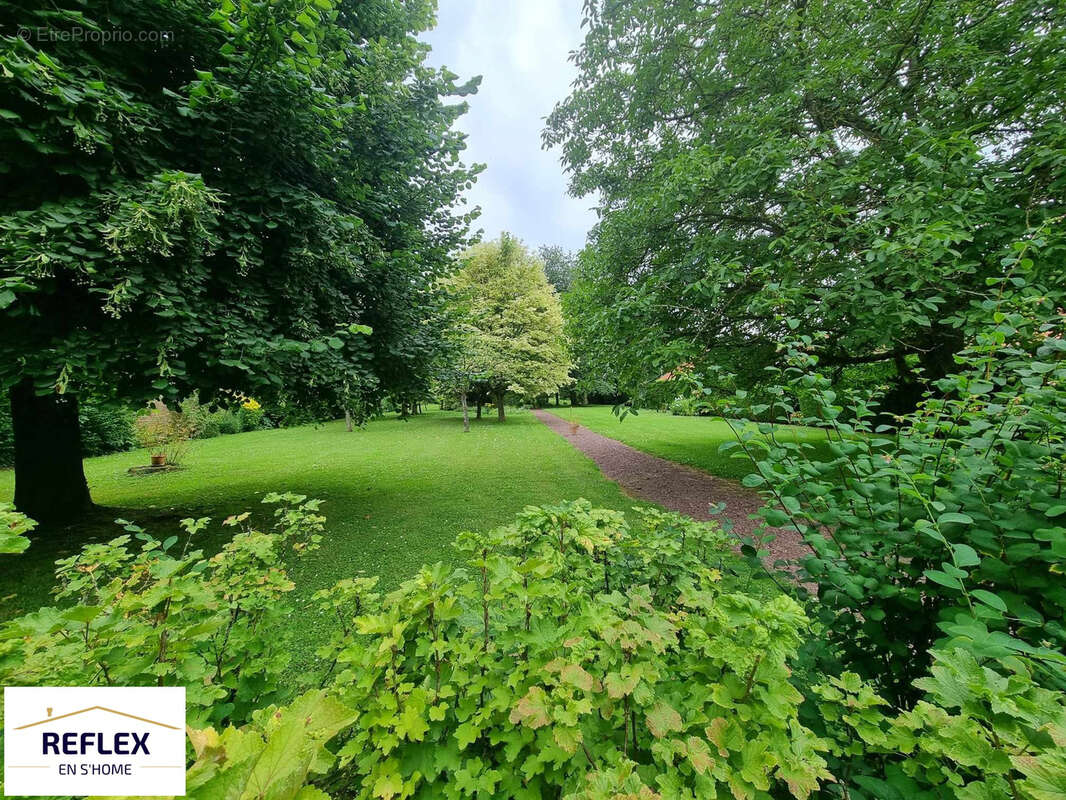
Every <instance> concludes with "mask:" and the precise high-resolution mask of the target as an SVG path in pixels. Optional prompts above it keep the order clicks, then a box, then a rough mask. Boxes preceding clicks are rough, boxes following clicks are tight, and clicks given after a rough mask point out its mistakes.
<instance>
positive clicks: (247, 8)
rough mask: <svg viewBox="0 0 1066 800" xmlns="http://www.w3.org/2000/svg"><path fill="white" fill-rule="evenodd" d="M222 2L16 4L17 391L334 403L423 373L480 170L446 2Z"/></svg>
mask: <svg viewBox="0 0 1066 800" xmlns="http://www.w3.org/2000/svg"><path fill="white" fill-rule="evenodd" d="M216 5H217V7H215V8H213V9H212V8H206V7H205V6H204V5H203V4H202V3H198V2H190V1H189V0H179V2H171V1H170V0H166V1H165V2H163V1H162V0H151V1H150V2H144V1H143V0H120V1H119V2H112V3H107V4H99V3H96V4H88V5H86V4H85V3H81V2H60V3H52V2H17V3H12V2H3V3H0V14H2V16H3V17H4V18H5V19H8V20H14V21H16V22H17V24H18V26H19V27H20V28H21V29H22V32H23V33H24V35H23V36H19V35H16V34H17V33H18V31H16V30H15V29H14V28H13V27H12V26H8V28H7V30H5V32H4V34H3V36H2V37H0V71H2V72H3V74H4V76H5V78H4V81H3V83H2V86H0V109H2V114H3V118H4V125H3V127H2V128H0V144H2V147H0V152H2V154H3V155H2V158H0V173H2V174H3V180H4V186H5V192H4V197H3V200H2V202H0V256H2V257H0V262H2V264H3V267H2V268H0V365H2V366H0V384H2V385H3V386H5V387H6V386H9V385H11V384H12V383H15V382H18V381H21V380H28V381H31V382H32V383H33V385H34V386H35V387H36V388H37V389H38V391H40V392H42V393H44V392H52V391H59V392H64V391H69V392H72V393H85V392H87V391H90V390H91V391H95V392H98V393H102V394H103V393H107V394H110V395H113V396H115V397H118V398H120V399H123V400H126V401H128V402H130V403H132V404H134V405H137V404H139V403H140V402H143V401H145V400H149V399H151V398H154V397H157V396H159V395H160V394H162V395H165V396H166V397H167V400H168V402H170V401H172V400H177V399H178V398H181V397H184V396H186V395H188V394H189V393H190V392H191V391H193V390H196V389H200V390H201V391H202V392H203V396H204V397H205V399H210V398H211V397H212V396H213V393H215V392H216V391H218V390H219V389H221V388H230V389H234V390H241V391H245V392H248V393H250V394H254V395H255V396H256V397H258V398H262V399H267V398H271V397H276V396H280V395H283V394H284V395H286V396H288V398H289V399H290V400H294V401H299V402H311V403H327V404H331V405H332V406H333V408H334V409H338V408H340V407H341V405H342V404H343V403H344V402H345V401H346V400H347V399H348V396H349V395H361V394H364V393H365V394H369V395H375V394H376V393H379V392H381V391H383V387H387V386H388V385H389V384H390V383H391V382H398V381H400V379H401V377H402V376H410V375H415V376H418V375H423V376H424V375H425V374H426V373H427V370H428V368H429V364H430V362H431V361H432V357H433V355H434V353H435V350H434V347H435V345H434V341H435V336H434V325H436V324H437V323H435V322H434V321H433V320H434V319H435V316H436V314H437V311H438V310H439V307H440V296H439V293H438V291H437V290H436V289H435V287H436V285H437V284H438V282H439V278H440V276H441V275H442V274H444V273H445V272H446V271H447V270H448V269H450V265H451V261H450V258H449V256H450V253H451V252H452V251H454V250H455V249H456V248H458V247H461V246H463V245H464V244H465V243H466V241H467V240H466V229H467V226H468V223H469V221H470V215H469V214H467V213H465V212H463V211H462V210H461V209H458V208H457V203H458V197H459V194H460V193H461V191H462V190H463V189H464V188H466V187H468V186H469V185H470V182H471V181H472V179H473V176H474V175H475V174H476V171H477V170H476V169H475V170H470V169H466V168H464V167H463V166H462V165H461V164H460V163H459V162H458V155H459V153H460V151H461V150H462V148H463V142H462V135H461V134H460V133H458V132H456V131H453V130H451V126H452V123H453V122H454V120H455V119H456V118H457V117H458V116H459V115H461V114H462V113H463V111H464V110H465V105H464V104H463V103H462V102H458V103H455V102H446V98H449V97H453V98H454V97H461V96H463V95H467V94H469V93H471V92H473V91H474V90H475V89H476V81H474V82H470V83H467V84H461V83H457V82H456V76H455V75H453V74H451V73H448V72H447V71H444V70H436V69H433V68H431V67H429V66H428V65H427V64H426V63H425V56H426V53H427V52H428V46H427V45H425V44H422V43H420V42H418V41H417V39H416V36H417V34H418V33H419V32H421V31H423V30H425V29H426V28H427V27H429V26H430V25H431V24H432V21H433V4H432V2H430V0H416V1H415V2H399V1H398V0H386V2H377V3H373V4H370V5H367V4H364V3H357V2H352V1H351V0H336V1H334V0H316V2H314V3H303V2H281V3H266V4H264V3H231V2H225V3H222V4H216ZM13 24H14V23H13ZM71 27H76V28H79V29H84V30H105V31H106V30H123V31H127V32H137V33H144V32H158V33H163V32H165V35H163V36H155V37H152V36H135V37H133V38H132V39H131V40H128V41H127V40H125V39H123V40H117V39H116V40H108V39H106V38H105V39H103V40H101V41H97V40H88V41H82V40H80V39H79V38H78V37H69V36H49V35H48V33H49V32H55V31H58V32H66V31H67V29H69V28H71ZM38 32H41V35H37V34H38ZM371 330H372V332H373V333H372V335H368V333H370V331H371Z"/></svg>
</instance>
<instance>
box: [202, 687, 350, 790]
mask: <svg viewBox="0 0 1066 800" xmlns="http://www.w3.org/2000/svg"><path fill="white" fill-rule="evenodd" d="M354 717H355V714H354V713H353V712H352V710H351V709H348V708H345V707H344V706H343V705H341V704H340V703H338V702H337V701H336V699H334V698H332V697H330V696H328V695H327V694H326V693H324V692H321V691H319V692H309V693H307V694H305V695H303V696H302V697H300V698H299V699H297V700H295V701H294V702H292V703H291V704H289V705H287V706H284V707H282V708H277V707H275V706H269V707H267V708H263V709H260V710H258V711H256V712H255V713H254V714H253V715H252V720H251V722H249V723H248V724H247V725H244V726H242V727H239V728H235V727H233V726H230V727H228V728H226V729H224V730H223V731H221V732H216V731H215V730H214V728H206V729H204V730H190V731H189V740H190V741H191V742H192V745H193V750H194V752H195V754H196V760H195V761H194V762H193V764H192V766H191V767H189V771H188V773H187V775H186V778H185V781H186V793H187V796H189V797H194V798H196V797H203V798H212V797H229V798H234V800H259V799H260V798H270V800H329V795H327V794H326V793H325V792H323V791H322V790H321V789H318V788H316V787H314V786H312V785H309V784H310V782H311V781H312V780H314V779H315V777H316V776H321V775H322V774H323V773H326V772H328V771H329V769H330V766H331V765H332V763H333V761H334V756H333V754H332V753H331V752H330V750H329V748H328V747H327V746H326V745H327V743H328V742H329V740H330V739H332V738H333V737H335V736H336V735H337V733H338V732H339V731H340V730H341V729H342V728H344V727H345V726H347V725H348V724H350V723H351V721H352V720H353V719H354Z"/></svg>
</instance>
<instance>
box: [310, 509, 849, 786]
mask: <svg viewBox="0 0 1066 800" xmlns="http://www.w3.org/2000/svg"><path fill="white" fill-rule="evenodd" d="M645 520H646V523H647V524H646V525H644V526H642V528H641V529H640V530H639V531H633V530H630V529H629V527H628V526H627V525H626V523H625V520H624V518H623V517H622V515H620V514H618V513H617V512H612V511H604V510H594V509H591V508H590V507H589V504H588V503H586V502H583V501H579V502H576V503H567V504H563V505H559V506H553V507H545V508H531V509H527V510H526V511H525V512H523V514H521V515H520V516H519V518H518V521H517V522H516V524H515V525H513V526H509V527H506V528H502V529H500V530H497V531H494V532H492V533H489V534H485V535H477V534H471V533H467V534H463V535H462V536H461V537H460V538H459V540H458V542H457V546H458V547H459V549H460V550H461V552H462V553H463V554H464V556H465V567H464V568H462V569H458V570H451V569H447V568H445V567H443V566H440V565H437V566H435V567H426V568H423V570H422V571H421V572H420V573H419V575H418V576H416V577H415V578H414V579H413V580H411V581H409V582H407V583H405V584H403V585H402V586H401V587H400V588H399V589H398V590H396V591H395V592H393V593H391V594H390V595H388V596H387V597H385V598H384V599H383V600H382V599H381V598H379V597H378V595H377V594H375V593H374V591H373V588H374V587H373V582H372V581H365V580H364V581H353V582H349V583H347V584H345V585H343V586H341V587H338V589H337V590H334V591H333V592H330V593H324V594H323V595H321V596H320V600H321V601H323V602H324V603H325V604H326V605H327V606H328V607H329V608H330V609H335V608H336V607H337V605H338V603H339V604H340V605H342V606H348V607H351V608H352V609H353V613H357V614H358V615H357V616H356V617H355V621H354V630H353V631H352V632H351V633H350V634H349V635H348V636H347V637H345V638H344V639H343V641H342V643H341V646H340V649H339V650H337V651H335V652H334V653H333V657H334V658H336V660H337V664H338V666H337V669H338V675H337V686H338V691H339V692H340V696H341V698H342V699H343V701H344V702H345V704H346V705H349V706H351V707H352V708H354V709H356V710H357V711H358V718H357V719H356V721H355V723H354V725H353V726H352V728H351V730H350V731H349V733H348V737H349V739H348V741H347V743H346V744H345V745H344V746H343V747H342V748H341V750H340V751H339V754H340V756H341V764H342V767H341V769H342V774H343V775H344V776H346V777H347V779H348V786H349V790H350V791H352V792H353V794H354V796H356V797H383V798H389V797H410V796H419V797H456V798H458V797H501V798H502V797H509V798H541V797H556V796H560V795H563V796H568V797H610V796H614V794H615V792H618V791H621V790H622V789H623V788H625V787H630V788H631V790H632V791H633V792H634V795H635V794H636V792H639V791H644V792H646V793H647V792H650V791H652V790H654V791H655V792H665V793H666V795H667V796H699V797H707V796H714V795H715V793H716V792H718V791H726V792H730V793H732V794H733V795H734V796H736V797H752V798H754V797H769V796H770V795H769V794H768V793H769V792H774V793H788V794H792V795H794V796H796V797H806V796H807V795H808V794H809V793H810V792H811V791H812V790H814V789H815V788H816V787H817V785H818V781H819V780H821V779H829V778H830V775H829V773H828V772H827V771H826V769H825V766H826V762H825V761H824V760H823V758H822V757H821V756H820V755H819V753H820V751H823V750H825V749H826V747H827V744H826V743H825V742H823V741H822V740H820V739H819V738H818V737H817V736H815V735H814V734H812V733H811V732H810V731H809V730H807V729H806V728H804V727H803V726H802V725H801V724H800V722H799V720H798V713H797V712H798V706H799V703H800V701H801V700H802V696H801V695H800V693H799V692H798V691H796V689H795V688H794V687H793V686H792V685H791V684H790V683H789V680H788V676H789V668H788V662H789V660H790V659H792V658H793V657H794V656H795V654H796V652H797V649H798V647H799V645H800V643H801V641H802V631H803V629H804V627H805V625H806V618H805V616H804V614H803V612H802V610H801V608H800V607H799V606H798V605H797V604H796V603H795V602H794V601H793V600H791V599H789V598H788V597H785V596H783V595H780V594H779V595H777V596H775V597H773V598H772V599H770V600H767V601H764V602H760V601H758V600H756V599H754V598H752V597H750V596H746V595H742V594H738V593H735V592H730V591H726V590H724V589H723V588H722V586H721V584H720V578H721V573H720V572H719V571H718V570H717V569H716V568H715V567H716V566H717V565H718V564H719V563H720V561H721V559H723V558H729V556H728V555H727V554H726V553H725V550H726V546H727V545H726V540H725V538H724V536H723V535H722V534H721V533H720V532H719V531H718V530H717V529H716V528H715V527H713V526H711V525H709V524H705V523H696V522H693V521H691V520H687V519H684V518H682V517H680V516H678V515H676V514H663V513H660V512H648V513H647V515H646V517H645ZM355 609H358V611H357V612H355V611H354V610H355ZM323 655H329V652H328V649H327V651H326V652H324V653H323ZM693 793H694V794H693ZM648 796H649V797H650V796H652V795H650V794H648Z"/></svg>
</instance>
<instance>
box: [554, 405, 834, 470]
mask: <svg viewBox="0 0 1066 800" xmlns="http://www.w3.org/2000/svg"><path fill="white" fill-rule="evenodd" d="M547 410H548V411H550V412H552V413H553V414H556V415H557V416H559V417H562V418H563V419H566V420H569V419H573V420H574V421H575V422H578V423H580V424H581V425H584V426H585V427H586V428H589V429H591V430H594V431H596V432H597V433H601V434H603V435H604V436H609V437H611V438H612V439H617V440H618V441H620V442H625V443H626V444H628V445H629V446H630V447H635V448H636V449H637V450H643V451H644V452H645V453H651V454H652V455H654V456H659V457H660V458H665V459H668V460H670V461H676V462H678V463H680V464H687V465H688V466H690V467H696V468H697V469H701V470H703V471H704V472H709V473H710V474H712V475H718V476H719V477H722V478H733V479H736V480H739V479H740V478H743V477H744V476H745V475H747V474H748V473H749V472H753V471H754V470H753V469H752V465H751V462H750V461H749V460H748V459H747V458H746V457H735V456H736V454H738V453H741V451H739V450H733V451H731V452H727V453H720V452H719V451H718V448H719V447H720V446H721V445H722V444H723V443H725V442H731V441H734V440H735V439H736V435H735V433H734V431H733V430H732V428H730V426H729V423H727V422H726V421H725V420H723V419H721V418H718V417H676V416H674V415H673V414H666V413H662V412H659V411H640V412H639V413H638V414H637V415H633V414H629V415H627V416H626V417H625V419H622V420H619V418H618V417H617V416H615V414H613V413H612V412H611V407H610V406H579V407H576V408H569V407H563V408H549V409H547ZM733 425H734V427H736V428H738V429H739V428H740V423H737V422H734V423H733ZM776 436H777V437H778V439H779V440H780V441H793V442H813V443H815V444H817V445H819V449H821V446H823V445H824V443H825V442H826V434H825V431H823V430H820V429H818V428H804V427H798V426H789V425H781V426H778V428H777V433H776Z"/></svg>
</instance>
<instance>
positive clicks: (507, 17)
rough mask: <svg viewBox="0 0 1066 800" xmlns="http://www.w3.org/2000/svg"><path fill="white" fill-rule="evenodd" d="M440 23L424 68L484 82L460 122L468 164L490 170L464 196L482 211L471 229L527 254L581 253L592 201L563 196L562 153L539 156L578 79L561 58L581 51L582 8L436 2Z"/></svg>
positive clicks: (497, 0)
mask: <svg viewBox="0 0 1066 800" xmlns="http://www.w3.org/2000/svg"><path fill="white" fill-rule="evenodd" d="M437 16H438V25H437V28H436V30H433V31H431V32H429V33H427V34H425V35H424V37H423V38H424V39H425V40H426V41H427V42H429V43H430V44H431V45H432V46H433V53H432V54H431V56H430V62H431V63H432V64H434V65H435V66H444V67H447V68H448V69H450V70H451V71H452V72H455V73H458V75H459V76H460V78H461V79H463V80H465V79H467V78H469V77H472V76H474V75H481V76H483V77H482V81H481V88H480V89H479V90H478V93H477V94H476V95H474V96H473V97H470V98H468V99H469V101H470V111H469V112H468V113H467V114H466V116H464V117H463V118H462V119H461V120H460V121H459V127H460V128H461V129H462V130H463V131H465V132H466V133H468V134H469V138H468V139H467V150H466V153H465V156H464V160H465V161H466V162H468V163H470V162H479V163H484V164H487V165H488V168H487V169H486V170H485V171H484V172H483V173H481V175H480V176H479V178H478V182H477V184H476V185H475V187H474V189H473V190H472V191H471V192H470V193H469V195H468V197H469V200H470V202H471V204H475V205H479V206H481V218H480V220H478V223H477V225H478V226H480V227H482V228H484V230H485V236H486V238H493V237H495V236H497V235H498V234H499V233H500V231H510V232H511V233H514V234H516V235H517V236H518V237H519V238H520V239H522V240H523V241H524V242H525V243H526V244H527V245H530V246H531V247H537V246H539V245H542V244H560V245H562V246H563V247H566V248H568V249H570V250H577V249H580V248H581V247H582V245H584V243H585V233H586V232H587V231H588V229H589V228H590V227H591V226H592V224H593V223H594V222H595V221H596V215H595V213H593V212H592V211H591V210H590V208H591V206H592V205H593V198H587V199H574V198H571V197H569V196H567V193H566V183H567V182H566V176H565V175H564V174H563V168H562V166H561V165H560V164H559V153H558V152H557V151H544V150H542V149H541V143H540V132H541V129H542V128H543V127H544V117H546V116H547V115H548V114H549V113H550V112H551V110H552V108H553V107H554V105H555V103H556V102H558V101H559V100H561V99H563V98H564V97H565V96H566V95H567V93H568V92H569V88H570V82H571V81H572V80H573V79H574V75H575V70H574V67H573V65H572V64H571V63H570V62H569V61H568V60H567V56H568V55H569V53H570V51H571V50H574V49H576V48H577V46H578V45H579V44H580V43H581V39H582V32H581V0H439V10H438V14H437Z"/></svg>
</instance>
